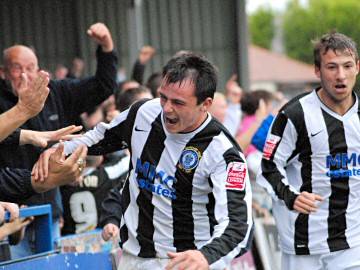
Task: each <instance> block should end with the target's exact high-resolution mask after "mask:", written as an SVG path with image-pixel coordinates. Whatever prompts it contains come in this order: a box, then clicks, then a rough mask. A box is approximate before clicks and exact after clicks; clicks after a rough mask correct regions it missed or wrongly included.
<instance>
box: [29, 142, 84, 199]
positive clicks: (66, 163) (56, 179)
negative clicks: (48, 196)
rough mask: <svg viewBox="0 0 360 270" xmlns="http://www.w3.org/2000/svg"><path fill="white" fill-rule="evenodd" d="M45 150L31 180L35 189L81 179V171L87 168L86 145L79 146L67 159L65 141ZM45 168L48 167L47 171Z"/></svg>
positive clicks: (43, 189) (41, 189)
mask: <svg viewBox="0 0 360 270" xmlns="http://www.w3.org/2000/svg"><path fill="white" fill-rule="evenodd" d="M45 152H46V154H45V155H46V157H45V158H44V156H43V154H44V153H45ZM45 152H44V153H43V154H42V155H41V156H40V158H39V160H38V161H37V163H35V165H34V167H33V171H32V179H31V182H32V185H33V188H34V189H35V191H37V192H44V191H47V190H49V189H52V188H55V187H58V186H62V185H67V184H72V183H74V182H75V181H77V180H80V178H79V177H80V176H81V172H82V170H83V169H84V168H85V158H86V154H87V147H86V146H84V145H82V146H79V147H78V148H77V149H76V150H75V151H74V153H72V154H71V156H69V157H68V158H67V159H65V154H64V144H63V143H60V144H59V146H58V147H57V148H50V149H48V150H47V151H45ZM42 158H44V159H42ZM44 168H46V171H45V172H44V171H43V169H44ZM40 169H41V172H40ZM39 180H40V181H39Z"/></svg>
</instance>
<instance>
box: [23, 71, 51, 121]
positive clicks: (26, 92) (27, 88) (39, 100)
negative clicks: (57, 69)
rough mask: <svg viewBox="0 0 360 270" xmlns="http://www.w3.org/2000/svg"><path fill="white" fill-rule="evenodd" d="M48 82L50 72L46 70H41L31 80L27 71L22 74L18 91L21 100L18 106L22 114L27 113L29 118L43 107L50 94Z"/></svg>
mask: <svg viewBox="0 0 360 270" xmlns="http://www.w3.org/2000/svg"><path fill="white" fill-rule="evenodd" d="M48 83H49V74H48V73H47V72H45V71H40V72H39V73H38V76H37V77H36V78H35V79H34V80H33V81H31V82H29V80H28V78H27V76H26V74H25V73H22V74H21V85H20V87H19V89H18V91H17V94H18V97H19V101H18V103H17V104H16V106H17V107H18V108H19V112H20V113H21V114H25V116H26V118H27V119H28V118H31V117H34V116H35V115H37V114H38V113H39V112H40V111H41V110H42V109H43V107H44V104H45V101H46V98H47V96H48V95H49V88H48V87H47V85H48Z"/></svg>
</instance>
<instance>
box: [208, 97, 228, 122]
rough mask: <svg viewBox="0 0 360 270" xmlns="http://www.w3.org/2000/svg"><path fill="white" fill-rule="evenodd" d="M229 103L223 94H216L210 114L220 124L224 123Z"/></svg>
mask: <svg viewBox="0 0 360 270" xmlns="http://www.w3.org/2000/svg"><path fill="white" fill-rule="evenodd" d="M226 109H227V103H226V98H225V96H224V95H223V94H222V93H219V92H215V94H214V99H213V103H212V105H211V107H210V109H209V112H210V113H211V115H212V116H214V117H215V118H216V119H217V120H219V122H220V123H223V122H224V119H225V115H226Z"/></svg>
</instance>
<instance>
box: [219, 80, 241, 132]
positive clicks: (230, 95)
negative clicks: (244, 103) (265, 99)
mask: <svg viewBox="0 0 360 270" xmlns="http://www.w3.org/2000/svg"><path fill="white" fill-rule="evenodd" d="M242 92H243V90H242V89H241V87H240V85H239V84H238V82H237V75H232V76H231V77H230V79H229V80H228V81H227V83H226V85H225V96H226V99H227V102H228V108H227V112H226V117H225V120H224V126H225V127H226V128H227V129H228V130H229V131H230V133H231V135H232V136H234V137H235V135H236V132H237V131H238V129H239V126H240V122H241V119H242V113H241V106H240V101H241V96H242Z"/></svg>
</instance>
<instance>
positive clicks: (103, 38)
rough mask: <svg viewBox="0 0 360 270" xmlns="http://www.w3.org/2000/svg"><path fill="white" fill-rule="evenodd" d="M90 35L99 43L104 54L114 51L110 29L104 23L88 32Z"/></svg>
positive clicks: (94, 25) (93, 26) (92, 27)
mask: <svg viewBox="0 0 360 270" xmlns="http://www.w3.org/2000/svg"><path fill="white" fill-rule="evenodd" d="M87 33H88V35H89V36H90V37H91V38H92V39H93V40H94V41H95V42H96V43H98V44H99V45H100V46H101V48H102V50H103V52H111V51H112V50H114V43H113V40H112V37H111V34H110V31H109V29H108V28H107V27H106V25H105V24H103V23H95V24H93V25H91V26H90V27H89V29H88V30H87Z"/></svg>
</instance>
